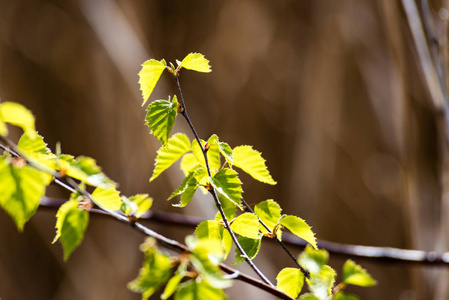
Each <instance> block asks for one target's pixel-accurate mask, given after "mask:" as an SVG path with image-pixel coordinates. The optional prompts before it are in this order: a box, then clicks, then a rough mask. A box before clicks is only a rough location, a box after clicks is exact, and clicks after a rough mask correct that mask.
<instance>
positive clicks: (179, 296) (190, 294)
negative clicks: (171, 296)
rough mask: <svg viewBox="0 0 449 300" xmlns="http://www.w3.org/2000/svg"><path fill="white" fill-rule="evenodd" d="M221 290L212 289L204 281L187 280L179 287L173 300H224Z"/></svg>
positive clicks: (223, 293) (224, 296) (224, 295)
mask: <svg viewBox="0 0 449 300" xmlns="http://www.w3.org/2000/svg"><path fill="white" fill-rule="evenodd" d="M226 299H228V298H227V297H226V294H225V292H224V291H223V290H222V289H218V288H214V287H212V286H210V285H209V284H208V283H207V282H205V281H200V282H198V281H195V280H189V281H186V282H184V283H182V284H180V285H179V289H178V291H177V292H176V294H175V300H226Z"/></svg>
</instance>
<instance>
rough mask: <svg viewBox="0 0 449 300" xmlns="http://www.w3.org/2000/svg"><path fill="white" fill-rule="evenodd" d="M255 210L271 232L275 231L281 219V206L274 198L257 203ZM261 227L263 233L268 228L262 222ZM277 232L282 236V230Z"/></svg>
mask: <svg viewBox="0 0 449 300" xmlns="http://www.w3.org/2000/svg"><path fill="white" fill-rule="evenodd" d="M254 212H255V214H256V215H257V216H258V217H259V218H260V219H261V220H262V221H263V222H264V223H265V225H267V226H268V228H270V230H271V232H273V230H274V228H275V226H276V225H278V223H279V220H280V219H281V207H280V206H279V204H278V203H276V202H275V201H273V200H265V201H262V202H260V203H258V204H256V206H255V207H254ZM259 228H260V230H261V231H262V232H263V233H266V232H267V229H266V228H265V227H264V226H263V225H262V224H260V225H259ZM277 234H278V237H279V238H280V237H281V231H280V230H278V232H277Z"/></svg>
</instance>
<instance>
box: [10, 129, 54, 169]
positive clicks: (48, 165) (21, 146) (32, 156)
mask: <svg viewBox="0 0 449 300" xmlns="http://www.w3.org/2000/svg"><path fill="white" fill-rule="evenodd" d="M17 152H18V153H20V155H22V156H23V157H25V158H26V159H27V160H28V161H31V162H33V163H34V164H36V165H39V167H41V168H42V169H44V170H46V171H48V172H49V173H51V172H53V171H54V170H56V169H57V164H56V161H55V158H56V155H54V154H52V153H51V151H50V149H48V148H47V144H46V143H45V142H44V139H43V138H42V136H40V135H39V134H36V133H35V134H34V135H33V137H32V136H30V134H29V133H27V132H24V133H23V134H22V136H21V137H20V139H19V142H18V143H17Z"/></svg>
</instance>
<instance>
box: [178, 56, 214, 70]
mask: <svg viewBox="0 0 449 300" xmlns="http://www.w3.org/2000/svg"><path fill="white" fill-rule="evenodd" d="M180 66H181V67H182V68H185V69H188V70H193V71H197V72H203V73H209V72H212V70H211V68H210V65H209V61H208V60H207V59H206V58H205V57H204V55H203V54H201V53H189V54H188V55H187V56H186V57H185V58H184V59H183V60H182V62H181V64H180Z"/></svg>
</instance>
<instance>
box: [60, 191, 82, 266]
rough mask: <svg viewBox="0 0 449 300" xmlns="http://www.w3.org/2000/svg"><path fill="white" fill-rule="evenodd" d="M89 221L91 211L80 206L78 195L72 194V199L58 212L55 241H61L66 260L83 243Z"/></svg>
mask: <svg viewBox="0 0 449 300" xmlns="http://www.w3.org/2000/svg"><path fill="white" fill-rule="evenodd" d="M88 223H89V213H88V212H87V211H86V210H84V209H82V208H80V207H79V205H78V200H77V199H76V195H75V194H72V197H71V199H70V200H69V201H67V202H66V203H64V204H63V205H61V207H60V208H59V210H58V212H57V213H56V236H55V238H54V240H53V243H55V242H56V241H57V240H58V239H59V241H60V242H61V244H62V248H63V249H64V260H67V259H68V258H69V257H70V255H71V254H72V252H73V251H74V250H75V249H76V248H77V247H78V246H79V245H80V244H81V241H82V240H83V238H84V233H85V231H86V228H87V225H88Z"/></svg>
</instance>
